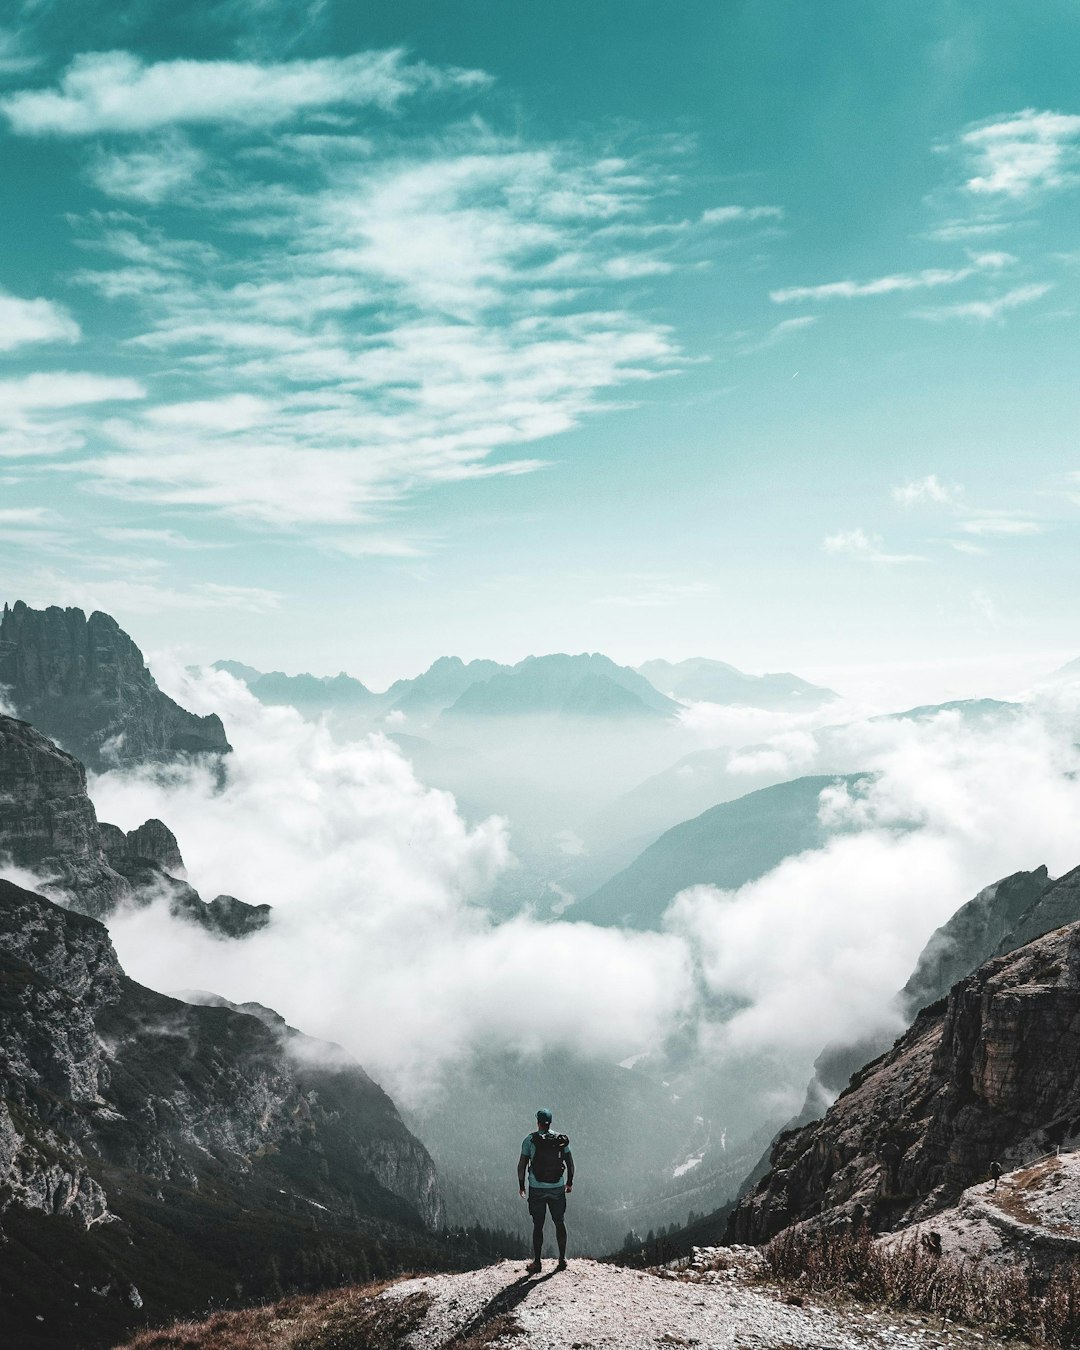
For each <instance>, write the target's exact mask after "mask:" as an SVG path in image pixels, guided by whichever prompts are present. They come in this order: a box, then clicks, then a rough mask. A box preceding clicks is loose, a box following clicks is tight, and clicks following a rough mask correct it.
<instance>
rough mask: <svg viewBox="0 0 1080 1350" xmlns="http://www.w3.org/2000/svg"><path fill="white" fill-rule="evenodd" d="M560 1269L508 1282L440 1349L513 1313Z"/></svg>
mask: <svg viewBox="0 0 1080 1350" xmlns="http://www.w3.org/2000/svg"><path fill="white" fill-rule="evenodd" d="M558 1274H559V1271H557V1270H549V1271H548V1273H547V1274H546V1275H540V1276H533V1275H522V1276H520V1277H519V1278H518V1279H516V1280H514V1282H513V1283H512V1284H508V1285H507V1286H506V1288H505V1289H500V1290H499V1292H498V1293H497V1294H496V1295H495V1297H494V1298H491V1299H488V1301H487V1303H485V1304H484V1306H483V1307H482V1308H481V1309H480V1310H479V1312H476V1313H474V1314H473V1316H472V1317H470V1318H469V1320H468V1321H467V1322H466V1323H465V1325H464V1326H463V1327H461V1328H459V1330H457V1331H455V1332H454V1334H453V1335H452V1336H451V1337H450V1339H449V1340H447V1341H444V1342H443V1344H442V1346H441V1347H440V1350H450V1347H451V1346H454V1345H459V1344H460V1343H461V1342H462V1341H467V1340H468V1339H469V1337H470V1336H475V1335H476V1333H477V1332H478V1331H480V1329H481V1328H482V1327H486V1326H487V1324H488V1323H489V1322H494V1320H495V1318H496V1317H506V1316H507V1314H509V1313H512V1312H513V1311H514V1309H515V1308H517V1307H520V1305H521V1304H522V1303H524V1302H525V1300H526V1299H527V1298H528V1296H529V1292H530V1291H531V1290H533V1289H535V1288H536V1286H537V1285H540V1284H545V1283H546V1282H547V1281H548V1280H550V1279H552V1278H553V1277H554V1276H555V1275H558Z"/></svg>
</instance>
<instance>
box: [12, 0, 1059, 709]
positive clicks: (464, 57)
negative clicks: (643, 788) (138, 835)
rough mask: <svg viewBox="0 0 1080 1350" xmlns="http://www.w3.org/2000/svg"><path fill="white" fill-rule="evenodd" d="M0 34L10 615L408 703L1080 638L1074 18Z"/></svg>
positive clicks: (299, 16)
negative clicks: (85, 627)
mask: <svg viewBox="0 0 1080 1350" xmlns="http://www.w3.org/2000/svg"><path fill="white" fill-rule="evenodd" d="M3 16H4V19H3V24H4V26H3V27H0V156H2V163H3V175H4V188H5V191H4V203H5V209H4V211H3V213H2V214H0V569H2V572H0V574H2V575H3V577H4V579H5V583H6V584H5V585H4V587H3V591H4V596H5V598H7V599H9V600H14V599H17V598H22V599H25V600H27V601H28V602H29V603H32V604H36V605H41V604H47V603H58V604H79V605H81V606H82V607H84V608H85V609H87V610H90V609H93V608H100V609H105V610H107V611H108V612H110V613H112V614H114V615H115V616H116V617H117V618H118V620H119V621H120V622H121V624H122V625H123V626H124V627H125V628H127V629H128V630H129V631H131V632H132V633H133V634H134V635H135V636H136V638H137V639H138V640H139V641H140V644H141V645H142V646H144V647H149V648H152V649H163V648H172V649H174V650H175V651H176V652H178V653H180V654H182V655H183V656H184V657H185V658H187V659H193V660H201V661H212V660H214V659H216V658H219V657H232V658H236V659H240V660H244V661H248V662H250V663H251V664H253V665H256V666H258V667H260V668H263V669H271V668H278V669H285V670H290V671H296V670H302V669H308V670H313V671H315V672H316V673H333V672H336V671H337V670H340V669H347V670H349V671H350V672H351V673H353V674H355V675H358V676H359V677H360V678H362V679H364V680H365V681H366V682H368V683H369V684H371V685H372V686H373V687H376V688H379V687H384V686H385V685H386V684H387V683H389V682H390V681H391V680H392V679H393V678H395V677H397V676H400V675H409V674H414V673H416V671H417V670H419V669H422V668H423V667H425V666H426V665H427V664H429V663H430V661H432V660H433V659H435V658H436V657H437V656H439V655H443V654H448V653H456V654H459V655H462V656H463V657H466V658H471V657H477V656H490V657H495V658H497V659H500V660H516V659H520V658H521V657H523V656H525V655H527V654H528V653H530V652H544V651H557V650H570V651H580V650H600V651H604V652H606V653H607V654H608V655H610V656H612V657H613V658H615V659H616V660H620V661H625V662H629V663H635V664H636V663H637V662H640V661H643V660H645V659H648V658H651V657H656V656H663V657H667V658H669V659H679V658H682V657H686V656H691V655H706V656H713V657H717V658H720V659H724V660H728V661H732V662H734V663H735V664H736V665H739V666H740V667H742V668H744V669H748V670H752V671H763V670H775V669H793V670H796V671H798V672H799V673H802V674H804V675H808V676H810V677H818V678H825V679H826V681H827V682H828V683H830V684H832V685H833V686H834V687H838V688H841V689H842V690H843V691H844V692H848V691H849V690H851V688H852V686H854V685H864V686H866V685H872V684H873V683H874V681H875V680H876V681H879V682H880V681H881V680H882V679H883V676H882V674H881V672H882V671H893V672H895V671H897V670H899V671H906V672H908V673H909V674H910V676H911V681H910V682H911V684H912V686H913V687H914V685H916V684H917V685H918V687H919V694H920V696H925V695H928V694H929V693H930V692H931V688H933V689H934V690H936V691H937V692H938V693H940V695H941V696H942V697H946V696H947V697H955V696H958V695H961V694H969V693H970V694H983V693H991V692H1001V691H1003V689H1004V688H1005V687H1007V686H1008V685H1009V683H1010V681H1013V682H1016V681H1019V680H1021V679H1026V678H1028V677H1029V676H1033V675H1035V674H1037V673H1039V672H1040V671H1041V670H1042V669H1044V668H1046V667H1049V666H1052V665H1053V664H1055V663H1058V662H1060V661H1064V660H1065V659H1068V658H1069V657H1072V656H1075V655H1077V654H1078V653H1080V632H1078V631H1077V622H1076V618H1075V604H1074V597H1075V595H1076V593H1077V585H1078V582H1080V575H1078V574H1080V550H1078V549H1077V547H1076V543H1077V525H1078V520H1080V447H1077V445H1076V427H1077V425H1078V424H1080V418H1078V412H1080V392H1078V391H1080V380H1078V378H1077V376H1078V370H1077V366H1078V360H1077V356H1078V343H1077V299H1078V288H1080V238H1078V230H1077V219H1078V217H1077V206H1078V202H1080V96H1078V95H1077V92H1076V80H1075V71H1076V64H1077V58H1078V57H1080V10H1078V9H1077V7H1076V6H1075V5H1074V4H1072V3H1066V0H1047V3H1045V4H1042V5H1039V6H1030V5H1027V4H1020V3H1013V0H999V3H996V4H995V5H993V6H986V5H983V4H980V3H966V2H961V0H957V2H956V3H949V2H947V0H945V2H943V0H934V3H924V2H923V0H911V2H910V3H908V4H905V5H903V6H898V5H895V4H892V3H884V2H876V0H858V2H857V3H856V2H855V0H850V2H849V0H828V2H827V3H826V2H825V0H791V2H788V3H785V2H783V0H776V2H775V3H771V2H767V0H754V2H753V3H737V2H735V0H683V2H682V3H677V4H676V3H661V2H660V0H652V2H651V3H643V2H642V0H591V2H590V3H589V4H588V5H585V6H583V5H581V4H580V3H578V4H567V3H562V0H548V3H546V4H545V5H543V6H539V5H512V4H507V3H505V0H454V3H453V4H450V3H446V2H445V0H443V2H440V0H425V2H424V3H418V2H416V0H394V3H384V0H372V2H371V3H367V4H365V5H363V6H358V5H355V4H351V3H343V2H338V0H311V2H310V3H306V4H303V3H298V2H297V0H288V2H287V3H286V0H216V2H213V3H211V2H210V0H201V3H194V2H188V3H185V2H184V0H175V2H174V3H170V4H168V5H166V4H164V3H162V0H143V2H141V3H140V2H138V0H136V2H131V3H116V2H115V0H111V2H110V3H109V4H105V3H98V0H79V3H78V4H75V3H70V2H69V3H62V2H60V0H52V2H51V0H31V2H30V3H24V4H22V5H21V6H20V5H19V4H17V3H16V4H15V5H14V6H8V7H5V9H4V10H3ZM928 672H929V675H928Z"/></svg>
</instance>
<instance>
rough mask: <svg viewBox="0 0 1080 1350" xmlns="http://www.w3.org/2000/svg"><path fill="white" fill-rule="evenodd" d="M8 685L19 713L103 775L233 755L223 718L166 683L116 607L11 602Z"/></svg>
mask: <svg viewBox="0 0 1080 1350" xmlns="http://www.w3.org/2000/svg"><path fill="white" fill-rule="evenodd" d="M0 685H6V686H7V689H8V696H9V698H10V699H11V701H12V702H13V703H14V705H15V711H16V712H17V714H18V715H19V716H20V717H22V718H24V719H25V720H26V721H28V722H31V723H33V725H34V726H36V727H37V728H38V729H39V730H41V731H43V732H44V733H45V735H46V736H49V737H50V738H51V739H53V740H56V741H59V742H60V744H61V745H62V746H63V747H64V748H65V749H66V750H70V751H71V753H72V754H74V755H75V756H76V757H77V758H78V759H80V760H81V761H82V763H83V764H85V765H87V766H88V767H89V768H91V769H93V770H94V771H95V772H102V771H103V770H105V769H108V768H115V767H116V766H118V765H127V764H149V763H167V762H169V761H172V760H176V759H180V758H183V757H185V756H187V755H195V754H215V755H220V754H225V753H226V752H227V751H228V750H229V748H230V747H229V742H228V741H227V740H226V739H225V729H224V728H223V727H222V725H221V719H220V718H219V717H217V716H216V715H214V714H210V715H208V716H206V717H197V716H196V715H195V714H194V713H190V712H188V711H187V710H186V709H184V708H181V707H180V705H179V704H178V703H174V702H173V700H172V699H171V698H169V696H168V695H167V694H163V693H162V692H161V690H160V689H159V688H158V687H157V682H156V681H155V679H154V677H153V676H152V675H151V674H150V672H149V670H147V668H146V663H145V662H144V661H143V656H142V652H140V651H139V649H138V647H137V646H136V645H135V643H134V642H132V640H131V638H130V637H128V635H127V634H126V633H125V632H124V631H123V630H122V629H121V628H120V626H119V625H118V624H117V622H116V620H115V619H113V618H110V616H109V615H108V614H102V613H100V612H99V611H95V612H94V613H93V614H91V615H90V617H89V619H87V617H86V615H85V614H84V613H83V611H82V610H81V609H59V608H58V607H56V606H55V605H52V606H50V607H49V608H48V609H46V610H34V609H29V608H28V607H27V606H26V605H24V604H23V602H22V601H21V600H20V601H17V602H16V603H15V605H14V606H10V607H9V606H8V605H6V604H5V605H4V612H3V617H2V618H0Z"/></svg>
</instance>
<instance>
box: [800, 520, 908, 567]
mask: <svg viewBox="0 0 1080 1350" xmlns="http://www.w3.org/2000/svg"><path fill="white" fill-rule="evenodd" d="M823 547H824V549H825V552H826V553H832V554H838V555H842V556H846V557H850V558H858V559H861V560H862V561H863V562H870V563H919V562H925V561H926V559H925V558H923V557H921V556H920V555H919V554H916V553H887V552H886V551H885V549H884V547H883V544H882V540H881V537H880V535H876V534H867V532H866V531H865V530H864V529H862V528H857V529H854V530H838V531H837V532H836V534H830V535H829V536H828V537H827V538H826V539H825V542H824V545H823Z"/></svg>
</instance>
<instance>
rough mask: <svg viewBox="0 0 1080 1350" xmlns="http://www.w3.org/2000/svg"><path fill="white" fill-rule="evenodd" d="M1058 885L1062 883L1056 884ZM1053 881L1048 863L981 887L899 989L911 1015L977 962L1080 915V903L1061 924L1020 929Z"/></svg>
mask: <svg viewBox="0 0 1080 1350" xmlns="http://www.w3.org/2000/svg"><path fill="white" fill-rule="evenodd" d="M1054 884H1055V885H1056V884H1057V883H1054ZM1048 885H1050V877H1049V874H1048V872H1047V870H1046V868H1045V867H1037V868H1036V869H1035V871H1034V872H1015V873H1013V875H1012V876H1009V877H1004V878H1003V879H1002V880H1001V881H995V882H994V884H993V885H992V886H987V887H986V888H985V889H984V890H981V891H980V892H979V894H978V895H977V896H975V898H974V899H973V900H969V901H968V902H967V904H966V905H961V907H960V908H959V909H958V910H957V911H956V913H955V914H954V915H953V916H952V918H951V919H950V920H949V921H948V923H946V924H943V925H942V927H940V928H939V929H938V930H937V931H936V932H935V933H934V934H933V936H932V937H931V938H930V941H929V942H928V943H927V944H926V946H925V947H924V948H923V951H922V953H921V955H920V956H919V959H918V962H917V963H916V966H915V969H914V971H913V972H912V974H911V978H910V979H909V980H908V982H907V984H905V985H904V988H903V989H902V990H901V993H900V1002H901V1006H902V1007H903V1009H904V1012H905V1014H906V1015H907V1016H908V1017H909V1018H912V1017H914V1016H915V1014H916V1013H917V1012H918V1011H919V1009H920V1008H925V1007H926V1005H927V1004H928V1003H936V1002H937V1000H938V999H939V998H943V997H944V996H945V995H946V994H947V993H948V992H949V990H950V989H951V988H952V987H953V985H954V984H955V983H956V981H957V980H961V979H963V978H964V976H965V975H969V974H970V973H971V972H972V971H973V970H974V969H975V967H976V966H980V965H982V963H983V962H984V961H986V960H988V959H989V958H990V957H991V956H992V955H993V954H994V953H995V952H1004V951H1012V950H1013V949H1014V948H1015V947H1020V946H1023V944H1024V943H1025V942H1030V941H1031V939H1032V938H1033V937H1039V936H1040V935H1041V934H1043V933H1045V932H1048V931H1049V930H1050V929H1051V928H1058V927H1060V925H1061V924H1063V923H1071V922H1072V921H1073V920H1075V919H1080V906H1077V907H1076V908H1075V909H1074V910H1073V912H1072V913H1070V914H1068V915H1067V916H1063V917H1062V918H1061V919H1060V920H1059V921H1058V923H1052V922H1048V923H1047V924H1046V926H1045V927H1043V928H1038V929H1037V930H1036V929H1035V927H1034V926H1032V925H1030V924H1029V925H1028V928H1029V929H1030V931H1027V932H1019V931H1017V932H1015V933H1014V931H1013V930H1014V929H1016V928H1017V925H1018V923H1019V922H1020V919H1021V917H1022V916H1023V915H1024V914H1025V913H1026V912H1027V910H1029V909H1030V908H1031V906H1032V905H1033V904H1034V902H1035V901H1036V899H1037V898H1038V897H1039V896H1040V895H1041V894H1042V892H1043V891H1045V890H1046V888H1047V886H1048Z"/></svg>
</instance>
